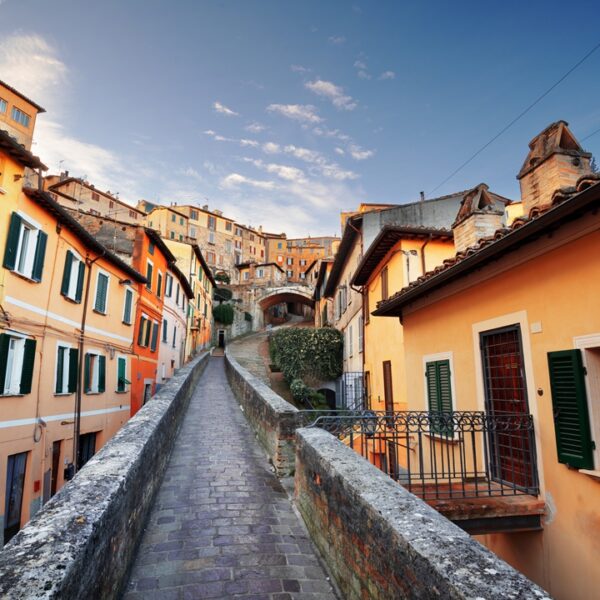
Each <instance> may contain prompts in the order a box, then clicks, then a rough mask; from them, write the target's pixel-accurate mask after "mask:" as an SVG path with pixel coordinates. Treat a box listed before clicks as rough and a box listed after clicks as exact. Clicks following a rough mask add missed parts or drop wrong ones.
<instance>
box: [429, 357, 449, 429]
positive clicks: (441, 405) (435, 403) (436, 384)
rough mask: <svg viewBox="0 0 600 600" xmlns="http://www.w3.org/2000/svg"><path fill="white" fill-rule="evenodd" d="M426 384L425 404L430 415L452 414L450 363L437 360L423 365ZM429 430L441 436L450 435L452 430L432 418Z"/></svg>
mask: <svg viewBox="0 0 600 600" xmlns="http://www.w3.org/2000/svg"><path fill="white" fill-rule="evenodd" d="M425 378H426V383H427V403H428V407H429V412H431V413H451V412H452V386H451V384H450V361H449V360H437V361H432V362H428V363H427V364H426V365H425ZM430 423H431V430H432V431H433V432H434V433H439V434H442V435H451V434H452V429H451V428H450V427H446V426H445V425H444V424H442V423H440V422H439V418H437V417H436V416H435V415H433V416H432V418H431V420H430Z"/></svg>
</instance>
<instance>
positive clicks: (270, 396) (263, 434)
mask: <svg viewBox="0 0 600 600" xmlns="http://www.w3.org/2000/svg"><path fill="white" fill-rule="evenodd" d="M225 370H226V373H227V379H228V380H229V384H230V385H231V388H232V389H233V392H234V393H235V396H236V398H237V399H238V402H239V403H240V405H241V407H242V409H243V410H244V414H245V415H246V418H247V419H248V422H249V423H250V425H251V426H252V427H253V429H254V431H255V432H256V435H257V437H258V440H259V441H260V443H261V444H262V445H263V447H264V448H265V450H266V451H267V454H268V456H269V458H270V460H271V462H272V463H273V466H274V468H275V472H276V473H277V475H279V476H280V477H286V476H289V475H292V474H293V473H294V463H295V451H296V449H295V441H296V440H295V431H296V427H297V426H298V422H299V411H298V409H297V408H296V407H295V406H292V405H291V404H290V403H289V402H287V401H286V400H284V399H283V398H282V397H281V396H279V395H278V394H276V393H275V392H274V391H273V390H272V389H271V388H270V387H268V386H267V385H266V384H264V383H263V382H262V381H260V379H258V378H257V377H255V376H254V375H252V374H251V373H250V372H249V371H247V370H246V369H244V368H243V367H242V366H241V365H240V364H239V363H238V362H237V361H236V360H235V358H233V356H232V355H231V353H230V352H229V350H227V351H226V352H225Z"/></svg>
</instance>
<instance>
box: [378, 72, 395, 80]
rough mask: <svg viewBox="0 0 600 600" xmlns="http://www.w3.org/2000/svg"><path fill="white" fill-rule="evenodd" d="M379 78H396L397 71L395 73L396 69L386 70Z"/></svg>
mask: <svg viewBox="0 0 600 600" xmlns="http://www.w3.org/2000/svg"><path fill="white" fill-rule="evenodd" d="M379 79H381V80H385V79H396V73H394V71H384V72H383V73H382V74H381V75H380V76H379Z"/></svg>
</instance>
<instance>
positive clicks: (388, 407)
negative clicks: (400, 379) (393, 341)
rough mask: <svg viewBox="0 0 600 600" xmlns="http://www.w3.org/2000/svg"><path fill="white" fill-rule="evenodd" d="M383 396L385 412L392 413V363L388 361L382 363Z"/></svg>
mask: <svg viewBox="0 0 600 600" xmlns="http://www.w3.org/2000/svg"><path fill="white" fill-rule="evenodd" d="M383 396H384V402H385V411H386V412H389V413H392V412H394V392H393V389H392V363H391V362H390V361H389V360H386V361H384V363H383Z"/></svg>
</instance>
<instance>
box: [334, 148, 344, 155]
mask: <svg viewBox="0 0 600 600" xmlns="http://www.w3.org/2000/svg"><path fill="white" fill-rule="evenodd" d="M334 150H335V152H336V154H339V155H340V156H344V154H346V153H345V152H344V150H343V149H342V148H335V149H334Z"/></svg>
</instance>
